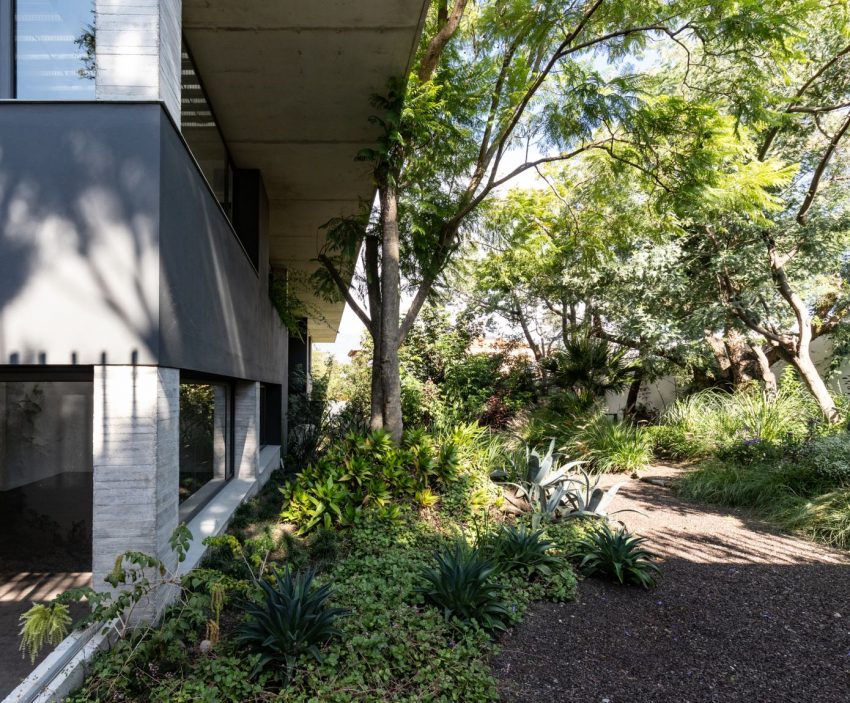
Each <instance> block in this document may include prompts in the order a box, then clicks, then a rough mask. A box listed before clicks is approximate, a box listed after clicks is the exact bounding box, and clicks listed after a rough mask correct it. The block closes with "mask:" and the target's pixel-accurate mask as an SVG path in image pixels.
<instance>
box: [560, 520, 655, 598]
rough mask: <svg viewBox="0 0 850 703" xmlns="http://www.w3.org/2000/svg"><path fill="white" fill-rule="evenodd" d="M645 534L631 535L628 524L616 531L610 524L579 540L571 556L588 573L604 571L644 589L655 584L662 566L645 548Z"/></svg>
mask: <svg viewBox="0 0 850 703" xmlns="http://www.w3.org/2000/svg"><path fill="white" fill-rule="evenodd" d="M645 542H646V538H645V537H637V536H635V535H633V534H631V533H630V532H629V531H628V530H626V528H625V527H620V528H619V529H618V530H617V531H616V532H615V531H613V530H612V529H611V528H610V527H609V526H608V524H607V523H603V524H601V525H600V526H599V527H598V528H597V529H596V530H595V531H594V532H593V533H591V534H590V536H588V537H586V538H585V539H583V540H580V541H579V542H577V543H576V547H575V550H574V552H573V554H572V556H573V557H574V558H575V559H577V560H578V568H579V570H580V571H581V572H582V573H584V574H585V575H586V576H592V575H594V574H601V575H603V576H607V577H609V578H613V579H615V580H617V581H619V582H620V583H622V584H627V583H633V584H636V585H638V586H643V587H644V588H650V587H652V586H654V585H655V583H656V581H657V579H658V576H659V575H660V574H661V569H660V568H659V567H658V565H657V564H656V563H655V560H656V559H657V556H656V555H655V554H653V553H652V552H650V551H649V550H648V549H645V548H644V547H643V544H644V543H645Z"/></svg>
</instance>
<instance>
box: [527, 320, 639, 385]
mask: <svg viewBox="0 0 850 703" xmlns="http://www.w3.org/2000/svg"><path fill="white" fill-rule="evenodd" d="M543 366H544V368H546V369H547V370H548V371H549V373H550V374H551V380H552V382H553V383H554V384H555V385H557V386H560V387H561V388H563V389H564V390H567V391H573V392H574V393H575V394H576V395H578V396H579V397H590V398H599V397H603V396H604V395H605V393H608V392H611V393H618V392H620V391H622V390H623V389H624V388H625V387H626V385H627V384H628V382H629V381H631V379H632V376H633V374H634V368H635V364H634V362H633V361H631V360H630V359H629V357H628V356H627V350H626V349H624V348H620V349H614V348H613V347H612V346H611V345H610V344H609V343H608V342H607V341H606V340H604V339H598V338H596V337H591V336H590V335H589V334H578V335H575V336H573V337H570V338H568V339H566V340H565V341H564V348H563V349H562V350H558V351H556V352H553V353H552V354H551V355H550V356H549V357H548V358H547V359H546V360H545V362H544V364H543Z"/></svg>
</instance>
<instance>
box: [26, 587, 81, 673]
mask: <svg viewBox="0 0 850 703" xmlns="http://www.w3.org/2000/svg"><path fill="white" fill-rule="evenodd" d="M71 622H72V620H71V616H70V614H69V613H68V606H67V605H66V604H65V603H60V602H57V601H55V600H54V601H52V602H50V603H46V604H45V603H34V604H33V606H32V608H30V609H29V610H27V611H26V612H25V613H24V614H23V615H21V617H20V624H21V631H20V632H19V633H18V634H19V635H20V636H21V643H20V647H19V649H20V651H21V652H22V653H23V655H24V656H27V655H29V658H30V661H31V662H32V663H33V664H34V663H35V660H36V659H37V658H38V655H39V652H41V650H42V648H43V647H44V645H45V644H49V645H51V646H54V647H55V646H56V645H57V644H59V643H60V642H61V641H62V640H63V639H65V638H66V637H67V636H68V632H69V631H70V627H71Z"/></svg>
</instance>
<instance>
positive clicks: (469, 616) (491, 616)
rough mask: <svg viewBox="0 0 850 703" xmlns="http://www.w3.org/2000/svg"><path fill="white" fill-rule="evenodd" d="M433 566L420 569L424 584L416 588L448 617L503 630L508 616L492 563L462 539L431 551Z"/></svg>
mask: <svg viewBox="0 0 850 703" xmlns="http://www.w3.org/2000/svg"><path fill="white" fill-rule="evenodd" d="M434 558H435V560H436V561H437V566H436V567H429V568H425V569H423V570H422V573H421V575H422V579H423V580H424V581H425V585H423V586H422V587H420V588H419V589H417V590H418V592H419V593H421V594H422V595H423V596H425V599H426V600H427V601H428V602H430V603H432V604H433V605H436V606H437V607H438V608H440V609H441V610H442V612H443V617H444V618H445V619H446V620H447V621H450V620H451V619H452V618H457V619H458V620H461V621H463V622H470V621H474V622H476V623H478V624H479V625H480V626H481V627H482V628H483V629H484V630H488V631H492V630H505V629H507V623H508V621H509V619H510V615H509V611H508V604H507V602H506V601H505V598H504V590H505V588H504V586H502V585H501V584H499V583H496V581H495V580H494V578H493V577H494V576H495V574H496V571H497V566H496V563H495V562H494V561H493V560H491V559H489V558H487V557H486V556H485V555H484V553H483V552H482V550H481V549H479V548H475V547H470V546H469V545H467V544H466V543H465V542H462V541H460V540H458V541H456V542H455V543H454V545H452V546H451V547H449V548H447V549H443V550H441V551H438V552H436V553H435V554H434Z"/></svg>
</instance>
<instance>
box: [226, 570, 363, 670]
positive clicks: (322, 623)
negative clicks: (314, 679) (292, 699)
mask: <svg viewBox="0 0 850 703" xmlns="http://www.w3.org/2000/svg"><path fill="white" fill-rule="evenodd" d="M314 575H315V574H314V572H313V571H300V572H297V573H295V574H293V573H292V572H291V571H290V569H289V567H287V568H286V569H285V570H283V571H280V570H276V571H275V572H274V573H273V575H272V582H271V583H269V582H268V581H265V580H263V579H261V580H259V581H258V582H257V583H258V584H259V586H260V588H261V589H262V591H263V600H262V602H260V603H252V602H243V603H242V604H241V607H242V610H244V612H245V614H246V615H247V616H248V620H247V621H246V622H245V623H243V625H242V627H241V628H240V629H239V631H238V632H237V634H236V641H237V642H239V643H241V644H245V645H247V646H248V647H250V648H251V649H253V650H255V651H256V652H257V653H258V654H260V659H259V661H258V662H257V664H256V667H255V671H259V670H260V669H262V668H263V667H265V666H266V665H267V664H269V663H272V662H283V663H285V664H286V671H287V676H290V675H291V674H292V671H293V669H294V668H295V665H296V663H297V662H298V658H299V657H300V656H302V655H304V654H310V655H311V656H312V657H313V658H314V659H316V661H319V662H321V661H322V656H321V652H320V651H319V647H321V646H322V645H324V644H326V643H327V642H328V641H329V640H331V639H332V638H334V637H339V636H341V635H342V632H341V631H340V630H339V629H338V628H337V627H336V621H337V620H338V619H339V618H340V617H342V616H344V615H346V612H347V611H345V610H342V609H341V608H329V607H328V606H327V600H328V598H330V596H331V592H332V588H333V587H332V585H331V584H325V585H323V586H319V587H314V585H313V579H314Z"/></svg>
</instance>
